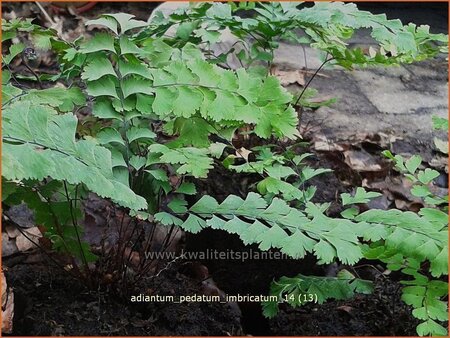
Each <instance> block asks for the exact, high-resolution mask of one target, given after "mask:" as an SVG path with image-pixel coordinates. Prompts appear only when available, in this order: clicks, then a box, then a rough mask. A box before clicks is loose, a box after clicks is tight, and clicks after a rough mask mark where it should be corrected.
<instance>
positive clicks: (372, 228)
mask: <svg viewBox="0 0 450 338" xmlns="http://www.w3.org/2000/svg"><path fill="white" fill-rule="evenodd" d="M300 7H301V8H300ZM242 11H247V12H249V13H251V15H250V17H243V16H241V15H240V13H241V12H242ZM87 25H96V26H101V27H103V30H102V32H98V33H95V34H94V35H93V37H92V38H84V37H80V38H79V39H77V40H75V41H73V42H67V41H63V40H62V39H60V38H59V37H58V36H57V35H56V33H55V31H53V30H51V29H44V28H42V27H40V26H38V25H35V24H33V23H32V22H31V21H30V20H25V21H23V20H11V21H5V20H3V21H2V30H3V35H2V38H3V40H2V42H4V43H7V44H10V46H9V48H4V49H3V50H4V51H6V52H5V55H4V56H3V58H2V68H3V69H2V72H3V74H2V75H3V76H2V80H3V81H2V82H3V83H2V97H3V106H2V109H3V114H2V140H3V152H2V160H3V162H2V163H3V164H2V169H3V170H2V177H3V180H2V190H3V203H4V204H5V205H6V206H10V205H15V204H20V203H22V202H26V203H27V204H28V206H29V207H31V208H32V209H33V210H34V211H35V213H36V219H37V221H38V222H39V223H40V224H42V225H43V226H44V227H45V228H46V232H47V236H48V237H49V238H50V239H51V240H52V243H53V245H54V248H55V249H58V250H60V251H63V252H65V253H66V254H68V255H69V256H71V257H72V258H74V259H73V265H74V266H77V264H79V262H80V261H81V262H82V263H81V265H82V266H83V267H84V269H86V270H87V271H89V269H90V266H92V265H89V263H90V262H93V261H95V260H96V259H97V258H98V257H96V256H95V255H93V254H92V252H91V250H90V247H89V245H88V244H87V243H85V242H83V241H82V240H81V238H82V233H83V229H82V227H81V226H80V225H79V224H78V220H79V219H80V217H81V215H82V213H81V210H80V200H82V199H83V198H85V197H86V194H87V193H88V192H94V193H96V194H97V195H99V196H102V197H104V198H109V199H111V200H112V201H113V202H114V203H116V204H118V205H120V206H122V207H123V208H125V209H126V211H127V212H128V213H129V214H130V215H131V216H133V217H134V216H136V217H137V218H139V219H147V220H152V221H156V222H158V223H160V224H162V225H165V226H168V227H171V230H173V229H174V228H181V229H184V230H186V231H189V232H192V233H198V232H199V231H201V230H202V229H204V228H207V227H209V228H212V229H221V230H225V231H227V232H229V233H233V234H237V235H238V236H239V237H240V238H241V240H242V241H243V242H244V243H245V244H257V245H258V246H259V248H260V249H261V250H272V249H274V250H280V251H281V252H282V253H284V254H286V255H288V256H290V257H292V258H295V259H300V258H303V257H305V255H307V254H312V255H314V256H315V257H316V258H317V259H318V263H319V264H328V263H332V262H335V261H339V262H341V263H343V264H347V265H350V266H351V265H353V264H355V263H357V262H358V261H359V260H361V259H369V260H378V261H381V262H383V263H385V264H386V266H387V268H388V269H390V270H393V271H401V272H402V273H403V274H404V275H405V279H404V280H403V281H402V284H403V285H405V286H404V287H403V289H402V299H403V300H404V301H405V302H406V303H407V304H408V305H411V306H412V307H413V315H414V316H415V317H417V318H419V319H420V320H421V324H420V325H419V326H418V327H417V332H418V334H420V335H428V334H437V335H439V334H440V335H444V334H446V332H447V331H446V329H445V328H444V327H443V326H442V325H441V323H440V322H442V321H445V320H446V316H447V303H446V301H445V299H446V298H445V297H447V283H446V282H444V281H443V276H445V275H448V270H447V262H448V239H447V238H448V237H447V234H448V220H447V214H446V212H448V207H447V205H448V198H447V197H441V196H436V195H434V194H433V192H432V191H433V190H432V189H431V185H432V182H433V180H434V179H436V178H437V177H438V176H439V173H438V172H437V171H435V170H432V169H430V168H426V169H424V170H422V169H420V166H421V163H422V159H421V158H420V157H419V156H413V157H411V158H410V159H407V160H405V159H404V158H403V157H401V156H399V155H395V156H394V155H393V154H391V153H390V152H385V155H386V156H387V157H388V158H390V159H391V160H393V161H394V164H395V168H396V169H397V170H398V171H400V172H401V173H402V174H404V175H405V176H406V177H407V178H408V179H410V180H411V182H412V190H411V193H412V194H413V195H414V196H416V197H420V198H423V200H424V203H425V204H426V207H424V208H422V209H421V210H420V211H419V212H418V213H412V212H402V211H399V210H368V211H365V212H362V213H359V209H358V208H357V207H356V206H355V205H358V204H365V203H367V202H369V201H370V199H372V198H376V197H378V196H379V195H380V194H379V193H377V192H368V191H366V190H365V189H363V188H357V189H356V191H355V193H354V194H353V195H351V194H348V193H344V194H341V196H340V197H341V201H342V205H343V206H346V207H347V206H348V207H347V208H346V209H345V210H344V211H343V212H342V213H341V216H342V217H338V218H336V217H330V216H329V215H328V214H327V210H328V208H329V204H317V203H314V202H312V201H313V197H314V194H315V192H316V188H315V187H314V185H312V184H311V182H312V181H311V180H312V179H313V178H314V177H316V176H318V175H322V174H326V173H328V172H330V171H331V170H329V169H327V168H313V167H311V166H310V165H309V164H308V161H309V160H310V157H311V154H309V153H301V154H299V152H298V146H299V145H301V143H298V142H297V138H299V137H300V134H299V126H298V125H299V117H298V113H297V111H296V110H295V109H296V108H297V107H299V106H301V107H311V108H317V107H318V106H320V105H329V104H331V103H332V102H333V101H332V100H328V101H325V102H321V103H314V102H311V101H310V98H311V97H312V96H314V95H315V94H316V91H315V90H313V89H311V88H309V87H308V85H309V84H308V85H307V86H306V87H305V88H304V90H303V91H302V93H301V94H300V95H299V96H297V97H294V96H293V95H292V94H290V93H289V92H288V91H287V90H286V89H284V88H283V87H282V86H281V85H280V83H279V81H278V80H277V78H276V77H273V76H271V75H270V66H271V64H272V61H273V58H274V51H275V50H276V49H277V48H278V46H279V42H280V40H281V39H284V40H289V41H294V42H296V43H299V44H301V45H308V46H311V47H313V48H316V49H318V50H320V51H322V52H323V54H324V63H323V65H324V64H326V63H330V64H331V63H332V64H334V65H340V66H343V67H345V68H347V69H351V68H353V67H358V66H369V65H372V66H373V65H377V66H380V65H382V66H384V65H396V64H400V63H411V62H414V61H418V60H424V59H426V58H431V57H434V56H436V55H437V54H438V53H440V52H445V51H446V50H447V42H448V37H447V36H446V35H443V34H431V33H429V27H428V26H416V25H414V24H409V25H406V26H405V25H403V24H402V23H401V22H400V21H399V20H388V19H387V18H386V16H385V15H373V14H371V13H369V12H366V11H360V10H358V8H357V6H356V5H355V4H351V3H349V4H344V3H340V2H332V3H326V2H318V3H315V4H314V5H313V6H303V5H301V4H299V3H285V2H282V3H260V4H257V3H254V2H249V3H243V2H241V3H239V4H224V3H197V4H191V5H189V7H187V8H184V9H180V10H177V11H176V12H174V13H173V14H171V15H169V16H168V17H164V16H163V15H162V14H161V13H156V15H155V16H154V17H153V18H152V19H151V20H150V21H149V22H144V21H139V20H135V19H134V17H133V16H132V15H129V14H123V13H120V14H105V15H102V16H101V17H99V18H97V19H95V20H91V21H88V22H87ZM171 27H173V28H174V29H175V35H174V36H168V35H166V33H167V31H168V30H169V29H170V28H171ZM360 28H367V29H369V31H370V34H371V36H372V38H373V39H374V41H375V44H374V45H373V46H372V47H370V48H368V49H367V50H366V49H362V48H359V47H351V46H349V45H348V40H349V39H350V38H351V37H352V36H353V34H354V32H355V30H357V29H360ZM224 29H228V30H229V31H230V32H231V33H232V34H233V35H234V36H235V37H236V38H237V39H238V42H237V43H236V44H234V45H233V46H231V47H230V49H229V50H227V51H224V52H223V53H222V54H220V55H213V54H212V53H211V51H210V49H211V46H212V45H213V44H215V43H217V42H219V41H220V38H221V32H222V31H223V30H224ZM21 34H29V35H30V36H31V40H32V42H33V45H34V48H36V49H38V50H47V49H51V50H52V51H53V52H54V53H55V55H56V56H57V58H58V60H59V63H60V72H59V73H58V74H55V75H47V74H40V75H38V74H35V72H33V71H32V73H33V75H34V77H33V76H32V77H30V76H21V77H16V76H15V74H14V73H13V72H12V70H11V65H12V61H13V60H15V59H16V58H22V60H23V62H25V63H26V57H27V56H26V52H27V49H26V48H25V44H24V43H11V41H12V39H16V38H19V37H20V36H21ZM232 56H233V57H236V58H237V60H238V61H239V63H240V65H241V66H242V67H240V68H238V69H231V67H229V66H228V61H229V58H230V57H232ZM266 65H267V66H268V67H264V66H266ZM323 65H322V66H323ZM322 66H321V67H322ZM28 68H29V67H28ZM18 80H26V81H34V80H37V82H38V83H39V85H41V81H54V82H55V81H58V82H60V83H61V84H64V87H58V86H57V87H53V88H47V89H42V88H41V89H29V88H26V87H25V86H23V85H22V84H21V83H20V82H19V81H18ZM86 98H88V100H86ZM81 108H87V109H88V110H89V112H90V113H91V114H90V115H89V116H88V117H86V118H82V119H78V118H77V117H76V116H75V115H76V113H77V112H78V109H81ZM434 124H435V126H436V127H437V128H439V129H446V128H448V121H446V120H445V119H438V118H435V119H434ZM247 135H253V136H254V137H255V138H258V139H260V140H263V141H264V140H270V142H274V143H275V144H269V145H267V144H266V145H264V146H259V147H254V148H252V149H251V150H252V152H253V153H254V155H255V160H254V161H250V160H248V158H247V156H246V155H245V154H243V153H242V151H241V150H240V149H237V148H236V147H235V145H234V144H233V141H234V139H235V138H236V137H243V138H245V137H247ZM286 140H289V142H290V144H289V145H287V146H285V145H284V144H285V143H286V142H284V141H286ZM279 141H283V142H279ZM438 141H439V142H438ZM294 142H297V143H294ZM292 143H294V144H292ZM436 146H437V148H438V149H439V150H440V151H441V152H443V153H445V152H446V151H447V152H448V145H447V149H446V147H445V146H446V144H444V143H443V142H442V141H440V140H437V141H436ZM217 166H222V167H224V168H225V169H228V170H230V171H232V172H234V173H236V174H242V173H243V174H250V175H252V177H253V176H256V177H259V178H260V179H258V180H256V182H255V183H254V184H253V185H251V186H250V189H253V190H254V191H248V192H245V198H241V197H239V196H235V195H229V196H228V197H227V198H226V199H225V200H223V201H222V202H218V201H217V200H216V199H215V198H214V197H212V196H209V195H204V196H203V197H201V198H200V199H199V200H197V202H195V203H193V204H192V203H188V202H187V200H186V197H185V196H186V195H190V196H194V195H196V194H197V189H196V186H195V184H194V183H192V181H191V180H192V179H193V178H195V179H203V178H207V177H208V175H209V172H210V170H212V169H213V168H215V167H217ZM123 265H124V264H121V265H120V266H122V267H123ZM124 275H126V273H125V274H124ZM370 290H371V284H370V282H369V281H365V280H361V279H359V278H356V277H355V276H354V275H353V274H351V273H350V272H349V271H347V270H341V271H340V272H339V273H338V275H337V276H336V277H322V276H305V275H299V276H296V277H292V278H288V277H282V278H281V279H280V280H278V281H274V282H273V283H272V286H271V291H270V292H271V294H272V295H276V296H277V297H279V299H280V300H282V301H284V302H286V303H288V304H290V305H292V306H294V307H296V306H300V305H302V304H304V303H305V302H308V301H315V302H318V303H322V302H324V301H326V300H327V299H346V298H349V297H352V296H353V295H354V294H355V293H368V292H370ZM302 295H315V296H314V297H313V298H314V299H309V298H308V297H309V296H308V297H306V298H302V297H301V296H302ZM277 311H278V304H277V303H266V304H264V313H265V315H267V316H274V315H275V314H276V312H277Z"/></svg>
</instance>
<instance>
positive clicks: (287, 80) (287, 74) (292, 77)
mask: <svg viewBox="0 0 450 338" xmlns="http://www.w3.org/2000/svg"><path fill="white" fill-rule="evenodd" d="M271 74H272V75H274V76H276V77H277V78H278V80H280V83H281V85H282V86H288V85H291V84H295V83H296V84H298V85H299V86H304V85H305V75H304V73H303V72H302V71H300V70H298V69H296V70H280V69H278V68H277V67H276V66H275V67H272V69H271Z"/></svg>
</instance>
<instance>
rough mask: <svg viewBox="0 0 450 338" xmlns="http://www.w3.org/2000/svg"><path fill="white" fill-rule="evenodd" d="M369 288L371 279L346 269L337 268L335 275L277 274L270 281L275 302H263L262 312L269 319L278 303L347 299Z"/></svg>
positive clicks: (371, 286) (274, 313) (276, 311)
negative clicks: (361, 277) (276, 300)
mask: <svg viewBox="0 0 450 338" xmlns="http://www.w3.org/2000/svg"><path fill="white" fill-rule="evenodd" d="M372 291H373V284H372V282H371V281H368V280H364V279H360V278H356V277H355V276H354V275H353V274H351V273H350V272H349V271H347V270H345V269H344V270H341V271H339V272H338V274H337V276H336V277H320V276H305V275H302V274H300V275H298V276H296V277H292V278H289V277H281V278H280V279H279V280H277V281H274V282H272V284H271V286H270V295H271V296H277V298H278V302H273V301H268V302H264V303H263V313H264V315H265V316H266V317H269V318H272V317H274V316H275V315H276V314H277V313H278V310H279V309H278V306H279V304H280V303H288V304H289V305H290V306H292V307H298V306H301V305H304V304H307V303H318V304H323V303H324V302H325V301H327V300H329V299H336V300H342V299H349V298H352V297H353V296H354V295H355V293H361V294H369V293H371V292H372Z"/></svg>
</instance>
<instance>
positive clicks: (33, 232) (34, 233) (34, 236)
mask: <svg viewBox="0 0 450 338" xmlns="http://www.w3.org/2000/svg"><path fill="white" fill-rule="evenodd" d="M23 232H24V233H25V235H24V234H22V233H21V234H20V235H18V236H17V237H16V245H17V248H18V249H19V251H20V252H23V251H27V250H30V249H32V248H34V247H35V245H34V243H38V242H39V238H41V237H42V234H41V231H40V230H39V228H38V227H33V228H29V229H25V230H23ZM27 237H28V238H27ZM30 239H31V240H32V241H33V242H34V243H33V242H32V241H30Z"/></svg>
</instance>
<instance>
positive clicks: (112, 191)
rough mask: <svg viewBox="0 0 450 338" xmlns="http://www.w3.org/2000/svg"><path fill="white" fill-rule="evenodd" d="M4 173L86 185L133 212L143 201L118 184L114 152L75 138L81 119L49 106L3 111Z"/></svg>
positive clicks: (17, 177) (26, 102) (10, 176)
mask: <svg viewBox="0 0 450 338" xmlns="http://www.w3.org/2000/svg"><path fill="white" fill-rule="evenodd" d="M2 115H3V123H2V137H3V151H2V164H3V165H2V175H3V177H5V178H6V179H7V180H19V181H20V180H27V179H34V180H43V179H45V178H48V177H49V178H53V179H56V180H61V181H66V182H68V183H70V184H80V183H82V184H84V185H86V187H87V188H88V189H89V190H91V191H93V192H95V193H97V194H98V195H100V196H103V197H107V198H111V199H112V200H114V201H115V202H116V203H118V204H121V205H123V206H125V207H128V208H130V209H135V210H138V209H143V208H145V207H146V202H145V200H144V199H143V198H142V197H140V196H138V195H136V194H135V193H133V191H132V190H131V189H130V188H129V187H128V186H126V185H124V184H123V183H121V182H119V181H117V180H116V179H115V178H114V176H113V172H112V170H111V168H112V165H111V154H110V152H109V151H108V150H107V149H105V148H103V147H101V146H98V145H97V144H96V143H95V142H93V141H89V140H80V141H77V140H76V139H75V133H76V127H77V119H76V117H75V116H74V115H72V114H66V115H58V114H57V112H56V111H55V110H54V109H52V108H51V107H49V106H44V105H40V104H37V105H33V104H31V102H30V101H29V100H24V101H18V102H15V103H12V104H10V105H7V106H6V107H4V108H3V111H2Z"/></svg>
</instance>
